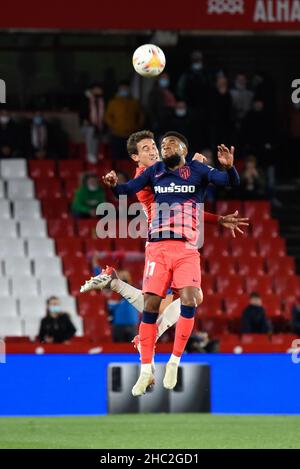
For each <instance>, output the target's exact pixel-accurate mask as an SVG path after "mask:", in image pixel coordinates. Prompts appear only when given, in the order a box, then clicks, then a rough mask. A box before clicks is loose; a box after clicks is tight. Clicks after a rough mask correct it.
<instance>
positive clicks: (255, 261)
mask: <svg viewBox="0 0 300 469" xmlns="http://www.w3.org/2000/svg"><path fill="white" fill-rule="evenodd" d="M236 265H237V270H238V273H239V275H243V276H246V275H247V276H250V277H252V276H254V277H256V276H257V275H265V273H266V272H265V263H264V259H263V258H262V257H247V256H242V257H238V258H236Z"/></svg>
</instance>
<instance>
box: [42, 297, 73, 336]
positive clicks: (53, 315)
mask: <svg viewBox="0 0 300 469" xmlns="http://www.w3.org/2000/svg"><path fill="white" fill-rule="evenodd" d="M75 332H76V329H75V327H74V325H73V323H72V321H71V320H70V317H69V315H68V314H67V313H65V312H64V311H62V309H61V305H60V301H59V298H57V297H56V296H51V297H50V298H48V300H47V311H46V316H45V317H44V318H43V319H42V321H41V325H40V332H39V340H40V342H46V343H50V344H51V343H61V342H65V341H66V340H69V339H71V337H73V336H74V334H75Z"/></svg>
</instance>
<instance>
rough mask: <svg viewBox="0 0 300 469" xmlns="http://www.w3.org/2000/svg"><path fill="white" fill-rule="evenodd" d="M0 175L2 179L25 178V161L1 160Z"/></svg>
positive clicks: (15, 159)
mask: <svg viewBox="0 0 300 469" xmlns="http://www.w3.org/2000/svg"><path fill="white" fill-rule="evenodd" d="M0 174H1V177H2V178H3V179H14V178H26V177H27V161H26V160H23V159H22V160H21V159H17V158H12V159H9V160H1V161H0Z"/></svg>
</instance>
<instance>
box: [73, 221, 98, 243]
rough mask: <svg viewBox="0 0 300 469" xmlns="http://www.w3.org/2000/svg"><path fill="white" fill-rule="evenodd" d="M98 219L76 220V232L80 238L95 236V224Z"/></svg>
mask: <svg viewBox="0 0 300 469" xmlns="http://www.w3.org/2000/svg"><path fill="white" fill-rule="evenodd" d="M97 222H98V220H97V219H96V218H92V219H90V220H78V224H77V232H78V235H79V236H80V237H82V238H96V226H97Z"/></svg>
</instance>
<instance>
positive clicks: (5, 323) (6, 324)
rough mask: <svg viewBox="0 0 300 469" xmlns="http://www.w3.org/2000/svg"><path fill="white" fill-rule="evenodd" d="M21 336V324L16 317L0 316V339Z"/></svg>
mask: <svg viewBox="0 0 300 469" xmlns="http://www.w3.org/2000/svg"><path fill="white" fill-rule="evenodd" d="M22 335H23V330H22V322H21V319H20V318H18V317H11V316H1V315H0V337H3V338H4V337H7V336H15V337H21V336H22Z"/></svg>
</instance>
